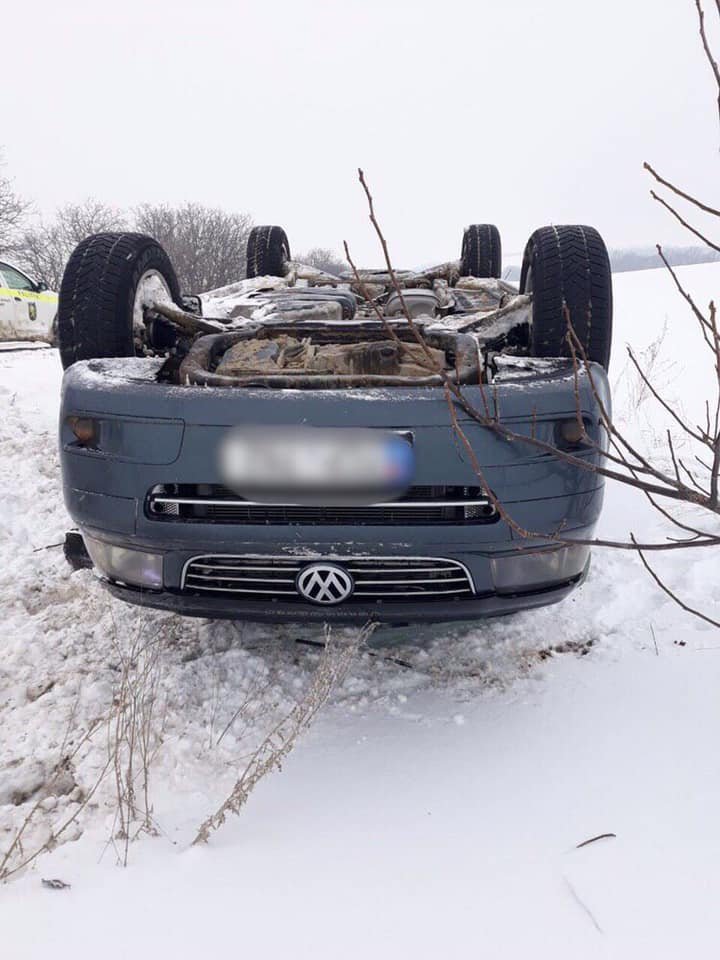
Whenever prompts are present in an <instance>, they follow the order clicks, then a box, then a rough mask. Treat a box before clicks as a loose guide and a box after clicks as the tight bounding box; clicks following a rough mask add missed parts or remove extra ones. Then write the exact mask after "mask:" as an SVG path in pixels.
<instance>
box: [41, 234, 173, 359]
mask: <svg viewBox="0 0 720 960" xmlns="http://www.w3.org/2000/svg"><path fill="white" fill-rule="evenodd" d="M147 276H159V278H160V280H161V281H162V283H163V284H164V286H165V288H166V290H167V293H168V294H169V297H170V299H171V300H172V301H173V303H175V304H178V303H180V286H179V284H178V280H177V277H176V275H175V270H174V269H173V266H172V263H171V262H170V258H169V257H168V255H167V254H166V253H165V251H164V250H163V248H162V247H161V246H160V244H159V243H158V242H157V241H156V240H153V238H152V237H148V236H145V235H144V234H141V233H96V234H93V235H92V236H90V237H87V238H86V239H85V240H83V241H82V242H81V243H79V244H78V245H77V247H75V250H74V251H73V253H72V255H71V256H70V259H69V260H68V263H67V266H66V267H65V273H64V274H63V279H62V284H61V286H60V299H59V303H58V346H59V348H60V359H61V362H62V365H63V368H64V369H67V368H68V367H70V366H72V364H73V363H77V361H78V360H92V359H95V358H98V357H132V356H135V354H136V336H135V330H134V314H135V301H136V295H137V292H138V288H139V287H140V285H141V281H143V280H144V278H145V277H147Z"/></svg>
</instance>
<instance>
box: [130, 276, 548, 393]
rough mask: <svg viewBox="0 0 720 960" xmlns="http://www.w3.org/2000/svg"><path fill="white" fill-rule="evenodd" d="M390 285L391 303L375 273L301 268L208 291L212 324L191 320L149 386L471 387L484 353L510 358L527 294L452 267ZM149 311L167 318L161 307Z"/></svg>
mask: <svg viewBox="0 0 720 960" xmlns="http://www.w3.org/2000/svg"><path fill="white" fill-rule="evenodd" d="M303 270H304V272H303ZM396 279H397V283H398V286H399V287H400V288H401V290H402V297H401V296H400V295H399V294H398V292H397V290H396V289H395V285H394V282H393V279H392V278H391V277H389V276H388V275H387V274H379V273H376V272H366V273H363V274H361V281H360V282H357V280H354V279H353V278H351V277H342V278H335V277H333V278H328V277H327V276H323V275H319V274H313V273H312V272H308V271H307V269H306V268H301V269H300V270H297V271H296V272H295V273H292V272H291V273H290V274H289V276H287V277H284V278H278V279H277V281H274V282H273V281H272V280H271V281H270V283H268V278H264V279H263V282H261V283H257V282H255V281H252V280H250V281H245V282H243V283H239V284H233V285H232V286H231V287H229V288H224V289H222V290H218V291H214V292H213V293H211V294H209V295H207V297H206V302H207V304H208V306H209V307H210V308H211V309H213V311H215V312H217V313H218V314H220V315H221V316H219V317H218V318H215V319H210V318H203V320H202V323H201V325H200V327H201V328H200V331H199V332H196V335H195V337H193V338H191V339H190V340H189V342H187V343H186V346H185V349H181V350H179V351H176V352H175V355H173V356H172V357H171V358H169V360H168V362H167V364H166V365H165V367H164V368H163V373H162V374H161V379H166V380H170V381H173V382H176V383H180V384H203V385H212V386H267V387H277V388H287V387H293V388H300V389H303V388H304V389H313V388H314V389H328V388H332V387H348V386H349V387H355V386H357V387H362V386H377V385H385V386H393V385H397V386H401V385H408V384H416V385H422V384H427V385H436V384H439V383H441V382H442V379H443V377H444V376H450V377H452V378H457V380H458V382H460V383H473V382H475V383H477V382H478V381H480V380H482V379H484V380H489V379H491V376H492V361H493V356H494V355H496V354H497V353H501V352H510V353H517V352H522V346H523V340H526V339H527V336H526V330H527V322H528V310H529V303H530V297H528V296H520V295H518V293H517V290H516V289H515V288H514V287H512V286H511V285H510V284H507V283H505V282H504V281H502V280H498V279H495V278H487V279H478V278H474V277H466V278H459V277H458V270H457V265H456V264H454V263H453V264H445V265H442V266H441V267H437V268H434V269H433V270H430V271H425V272H424V273H409V272H402V273H400V274H398V275H397V278H396ZM271 284H272V285H271ZM298 284H302V285H298ZM451 284H452V285H451ZM149 314H150V316H151V317H152V316H153V315H154V314H159V315H160V316H161V317H166V318H167V319H168V320H170V321H175V322H177V320H178V319H179V318H177V316H175V311H174V310H173V308H170V309H166V308H164V307H163V305H162V304H159V305H158V304H155V305H154V306H153V308H152V310H151V311H149ZM222 314H224V316H222ZM408 316H409V317H410V318H411V319H412V321H413V324H412V326H411V325H410V324H409V323H408ZM183 322H184V323H187V324H188V326H191V324H192V318H189V317H186V318H185V319H184V320H183ZM413 328H414V329H413ZM213 330H217V333H213V332H211V331H213Z"/></svg>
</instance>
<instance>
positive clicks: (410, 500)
mask: <svg viewBox="0 0 720 960" xmlns="http://www.w3.org/2000/svg"><path fill="white" fill-rule="evenodd" d="M146 503H147V514H148V516H149V517H150V518H151V519H152V520H164V521H169V522H175V523H177V522H185V523H193V522H194V523H247V524H250V523H255V524H283V525H303V526H313V525H323V524H324V525H328V524H329V525H333V524H358V525H361V526H362V525H372V524H379V525H396V526H397V525H414V524H421V525H427V524H466V523H492V522H494V521H495V520H497V519H498V515H497V511H496V510H495V507H494V506H493V504H492V503H491V502H490V500H489V499H488V498H487V496H484V495H483V493H482V490H481V488H480V487H469V486H458V485H455V486H449V485H444V484H438V485H434V486H430V485H425V486H414V487H411V488H410V489H409V490H408V491H407V493H406V494H405V495H404V496H403V497H400V498H399V499H398V500H393V501H387V502H384V503H372V504H363V505H358V506H346V505H334V506H331V505H327V506H325V505H322V506H316V505H298V504H268V503H258V502H256V501H252V500H246V499H244V498H243V497H240V496H238V495H237V494H236V493H233V492H232V490H229V489H228V488H227V487H223V486H220V485H219V484H209V483H173V484H159V485H158V486H155V487H153V488H152V490H151V491H150V493H149V494H148V497H147V502H146Z"/></svg>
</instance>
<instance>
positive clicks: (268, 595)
mask: <svg viewBox="0 0 720 960" xmlns="http://www.w3.org/2000/svg"><path fill="white" fill-rule="evenodd" d="M325 560H329V561H331V562H332V563H336V564H337V565H338V566H341V567H342V568H343V569H344V570H346V571H347V572H348V573H349V574H350V575H351V576H352V578H353V581H354V583H355V588H354V592H353V594H352V596H351V597H350V599H349V600H346V601H345V602H344V604H343V606H351V605H352V604H353V603H354V602H358V601H361V602H368V601H374V602H377V603H384V602H391V603H394V602H411V601H413V600H455V599H462V598H463V597H471V596H473V594H474V593H475V590H474V587H473V583H472V579H471V577H470V574H469V572H468V570H467V568H466V567H465V566H464V565H463V564H462V563H459V562H458V561H456V560H444V559H436V558H434V557H433V558H422V557H421V558H407V557H371V558H365V557H363V558H360V557H357V558H356V557H353V558H332V557H322V558H320V557H318V558H316V559H312V560H310V559H305V558H304V559H294V558H286V557H263V556H256V557H238V556H234V555H223V554H213V555H209V556H201V557H193V558H192V560H188V562H187V563H186V564H185V568H184V570H183V576H182V583H181V589H182V591H183V592H184V593H191V594H192V593H194V594H203V593H219V594H229V593H236V594H242V596H243V598H244V599H248V600H252V599H256V600H264V601H266V602H273V601H275V600H281V601H284V602H301V603H306V602H307V601H306V600H305V599H304V598H303V597H301V596H300V595H299V594H298V592H297V590H296V588H295V580H296V578H297V576H298V574H299V573H300V571H301V570H302V569H303V568H304V567H306V566H308V565H309V564H312V563H315V562H317V561H325Z"/></svg>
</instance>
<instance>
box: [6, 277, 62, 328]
mask: <svg viewBox="0 0 720 960" xmlns="http://www.w3.org/2000/svg"><path fill="white" fill-rule="evenodd" d="M0 273H2V276H3V287H2V290H3V293H4V294H9V296H10V297H11V300H12V306H13V317H14V319H13V322H12V328H13V330H14V336H13V337H12V339H14V340H45V339H47V336H48V332H49V327H50V325H51V323H52V317H50V318H48V317H47V316H46V314H47V313H48V308H50V310H51V309H52V306H51V305H50V304H46V302H45V301H44V300H43V302H42V303H41V302H40V300H41V298H42V296H43V295H42V294H41V293H39V292H38V289H37V284H36V283H35V282H34V281H33V280H31V279H30V277H28V276H27V275H26V274H24V273H22V272H21V271H20V270H18V269H17V268H16V267H13V266H11V265H10V264H9V263H1V262H0Z"/></svg>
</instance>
